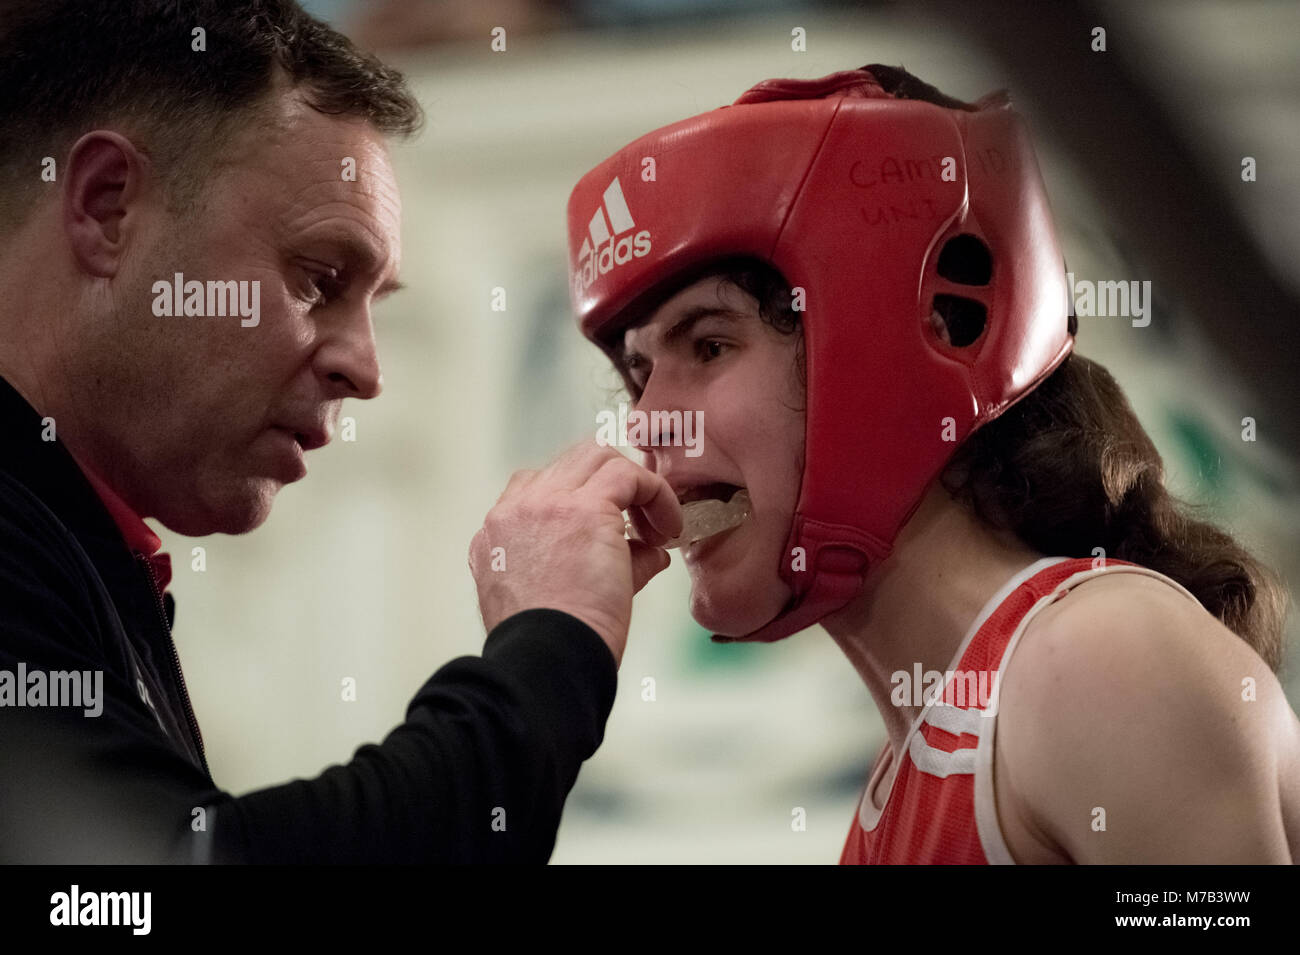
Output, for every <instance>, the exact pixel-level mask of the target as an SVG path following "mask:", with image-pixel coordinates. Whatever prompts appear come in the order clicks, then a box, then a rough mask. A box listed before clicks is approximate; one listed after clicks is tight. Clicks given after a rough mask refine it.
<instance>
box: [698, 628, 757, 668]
mask: <svg viewBox="0 0 1300 955" xmlns="http://www.w3.org/2000/svg"><path fill="white" fill-rule="evenodd" d="M681 646H682V649H683V650H684V656H683V662H684V663H685V667H686V669H687V670H689V671H691V672H694V673H706V672H716V671H717V670H720V669H726V668H728V667H729V668H731V669H733V670H744V669H752V668H753V667H755V666H756V665H758V663H759V661H760V660H761V659H762V657H761V656H760V654H759V652H758V651H759V650H761V649H762V645H761V644H757V643H714V642H713V634H712V633H710V632H709V631H708V630H705V629H704V628H703V627H701V626H700V625H699V624H697V623H695V622H693V621H692V622H691V623H689V624H687V625H686V627H685V628H684V629H683V631H682V640H681Z"/></svg>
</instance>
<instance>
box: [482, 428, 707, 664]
mask: <svg viewBox="0 0 1300 955" xmlns="http://www.w3.org/2000/svg"><path fill="white" fill-rule="evenodd" d="M629 508H630V509H632V510H633V513H634V514H636V516H637V529H638V531H642V532H643V536H644V537H646V539H647V542H642V541H629V540H627V539H626V538H625V537H624V536H623V534H624V521H623V511H624V509H629ZM681 529H682V510H681V505H680V504H679V503H678V502H677V496H676V495H675V494H673V492H672V489H671V488H669V486H668V483H667V482H666V481H665V480H664V479H663V478H662V477H660V476H659V475H657V474H654V473H652V472H650V471H647V470H646V469H645V468H643V467H640V466H639V465H637V464H634V463H633V462H632V461H630V460H628V459H627V458H625V457H624V456H623V455H621V454H619V453H618V452H617V451H615V450H613V449H612V448H605V447H600V446H599V445H597V444H596V443H595V442H594V441H593V442H585V443H583V444H579V445H576V446H574V447H573V448H570V449H569V450H568V451H567V452H565V453H564V455H562V456H561V457H560V458H559V459H558V460H557V461H555V463H553V464H551V465H550V466H549V467H547V468H545V469H543V470H541V471H519V472H516V473H515V475H514V476H513V477H512V478H511V479H510V483H509V484H507V485H506V489H505V492H504V493H503V494H502V495H501V497H500V499H499V500H498V501H497V503H496V505H495V506H494V507H493V508H492V510H491V511H489V512H488V515H487V517H486V519H485V520H484V522H483V527H482V528H481V529H480V530H479V532H478V533H477V534H476V535H474V540H473V541H472V542H471V543H470V548H469V567H470V571H471V572H472V573H473V574H474V580H475V582H476V583H477V585H478V602H479V609H480V611H482V614H483V623H484V625H485V626H486V627H487V629H488V630H489V631H491V630H492V628H493V627H495V626H496V625H497V624H498V623H500V622H501V621H502V620H505V619H506V618H507V617H510V616H513V615H514V614H516V613H519V612H520V611H523V610H529V609H533V608H539V607H549V608H551V609H554V610H562V611H564V612H565V613H568V614H572V615H573V616H574V617H577V618H578V619H579V620H581V621H582V622H583V623H585V624H587V625H588V626H590V627H591V628H592V629H593V630H595V631H596V633H598V634H600V637H601V639H603V640H604V641H605V643H606V644H607V645H608V646H609V649H610V652H611V653H613V654H614V662H615V663H616V664H618V663H621V662H622V660H623V649H624V647H626V645H627V629H628V625H629V623H630V622H631V618H632V595H633V594H634V593H636V592H637V591H638V590H640V589H641V588H642V587H644V586H645V584H646V582H647V581H649V580H650V578H651V577H653V576H654V575H655V574H657V573H659V572H660V571H661V570H663V569H664V568H665V567H667V566H668V561H669V558H668V552H667V551H665V550H663V549H662V548H660V547H656V546H653V544H652V543H651V542H654V541H657V542H658V543H663V542H664V541H667V540H669V539H670V538H672V537H674V536H676V535H677V534H679V533H681ZM646 532H648V533H646Z"/></svg>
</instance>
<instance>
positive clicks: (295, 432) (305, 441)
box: [276, 424, 330, 451]
mask: <svg viewBox="0 0 1300 955" xmlns="http://www.w3.org/2000/svg"><path fill="white" fill-rule="evenodd" d="M276 428H278V429H279V430H280V431H284V432H287V433H288V434H290V435H291V436H292V437H293V439H294V440H295V441H297V442H298V446H299V447H301V448H302V449H303V450H304V451H314V450H316V449H317V448H323V447H325V445H327V444H329V443H330V433H329V430H328V429H326V428H321V427H318V426H316V425H309V424H303V425H297V426H295V425H276Z"/></svg>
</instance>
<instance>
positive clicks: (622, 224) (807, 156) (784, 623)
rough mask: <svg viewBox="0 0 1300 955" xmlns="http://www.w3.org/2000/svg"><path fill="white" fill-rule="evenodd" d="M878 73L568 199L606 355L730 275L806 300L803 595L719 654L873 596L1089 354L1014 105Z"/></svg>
mask: <svg viewBox="0 0 1300 955" xmlns="http://www.w3.org/2000/svg"><path fill="white" fill-rule="evenodd" d="M868 69H869V68H865V67H864V68H863V69H861V70H852V71H847V72H843V73H835V74H832V75H830V76H827V77H824V78H822V79H819V80H768V81H766V82H764V83H760V84H759V85H758V86H756V87H754V88H753V89H751V90H750V91H749V92H748V93H746V94H745V95H744V96H742V97H741V98H740V99H738V100H737V101H736V103H735V104H734V105H732V106H724V107H721V108H719V109H715V110H713V111H711V112H708V113H704V114H703V115H701V116H696V117H694V118H692V119H687V120H683V121H682V122H679V123H674V124H672V125H671V126H666V127H664V128H663V129H659V130H656V131H655V132H652V133H649V134H648V135H645V136H642V137H641V138H640V139H638V140H636V141H635V142H633V143H631V144H630V145H628V146H626V147H625V148H623V149H621V150H619V152H617V153H615V154H614V155H613V156H611V157H610V158H609V159H607V160H605V161H604V162H603V163H601V164H600V165H599V166H597V167H596V168H595V169H593V170H592V171H591V172H589V173H588V174H587V175H586V176H584V177H583V178H582V180H581V181H580V182H579V183H578V185H577V187H576V188H575V189H574V190H573V194H572V196H570V198H569V214H568V219H569V269H570V280H571V292H572V295H573V303H574V309H575V311H576V313H577V318H578V322H579V324H580V326H581V328H582V331H583V334H585V335H586V336H587V337H588V338H590V339H592V340H593V341H595V342H597V343H598V344H600V345H602V347H605V348H608V347H609V343H610V341H611V340H612V337H613V336H614V335H617V334H621V331H622V328H621V326H620V324H619V319H620V314H621V313H623V312H624V310H625V309H626V308H627V307H628V306H629V305H631V304H632V303H633V302H635V301H636V300H637V299H638V298H640V297H641V296H643V295H645V294H647V293H648V292H651V291H652V290H654V289H656V288H657V287H660V288H662V287H663V285H664V284H665V283H666V282H669V281H671V280H672V279H673V278H674V276H680V275H681V274H683V273H688V272H694V273H695V274H700V269H701V268H702V267H705V266H707V264H708V263H710V262H713V261H717V260H722V259H732V258H736V257H749V258H754V259H759V260H761V261H764V262H767V263H769V264H770V265H771V266H773V267H774V268H775V269H777V270H778V271H779V272H780V273H781V274H782V276H784V278H785V279H786V281H787V282H788V283H789V285H790V286H791V287H792V288H795V289H803V291H804V306H805V307H804V311H803V313H802V315H801V319H802V325H803V335H804V347H805V354H806V360H807V383H808V392H807V401H806V405H805V407H806V421H805V429H806V444H805V450H804V468H803V481H802V484H801V487H800V494H799V502H798V506H797V508H796V511H795V515H794V520H793V523H792V525H791V528H790V538H789V541H788V544H787V550H786V552H785V554H784V556H783V560H782V562H781V570H780V572H781V577H782V579H783V580H785V581H786V582H787V583H788V584H789V585H790V587H791V588H792V590H793V592H794V596H793V598H792V599H791V601H790V603H789V604H788V605H787V606H786V607H785V609H784V610H783V611H782V612H781V613H780V614H778V615H777V616H776V618H775V619H773V620H772V621H770V622H769V623H768V624H767V625H765V626H764V627H762V628H761V629H759V630H758V631H756V632H755V633H751V634H748V635H747V636H744V637H739V638H724V637H715V639H718V640H723V639H739V640H764V641H770V640H779V639H781V638H782V637H786V636H789V635H790V634H791V633H794V632H795V631H797V630H801V629H803V628H804V627H807V626H810V625H812V624H814V623H816V622H817V621H818V620H820V619H821V618H822V617H824V616H826V615H827V614H828V613H831V612H832V611H835V610H838V609H839V608H841V607H843V606H844V605H845V604H846V603H848V602H849V601H850V600H851V599H853V597H855V596H856V595H857V594H858V593H859V592H860V590H861V588H862V583H863V580H864V579H865V577H866V575H867V573H868V572H869V571H870V570H871V569H872V568H873V567H874V566H876V565H878V564H879V563H880V562H881V561H882V560H884V558H885V557H887V556H888V555H889V552H890V549H891V547H892V546H893V542H894V540H895V538H896V537H897V535H898V532H899V530H900V528H902V526H903V525H904V524H905V523H906V522H907V520H908V518H910V517H911V515H912V513H913V512H914V511H915V510H916V508H917V506H918V505H919V504H920V502H921V499H922V497H923V496H924V493H925V490H926V488H927V486H928V485H929V484H930V483H931V482H932V481H933V480H934V479H935V478H936V477H937V476H938V475H939V473H940V472H941V471H942V469H943V467H944V466H945V465H946V464H947V463H948V461H949V460H950V459H951V458H952V456H953V453H954V452H955V451H956V449H957V446H958V444H959V443H960V442H962V441H964V440H965V439H966V438H967V437H968V436H969V435H970V434H971V433H972V432H973V431H974V430H975V429H976V428H978V427H980V426H981V425H983V424H985V423H986V422H988V421H990V420H992V419H993V418H996V417H997V416H998V415H999V414H1001V413H1002V412H1003V411H1005V410H1006V409H1007V408H1008V407H1009V406H1010V405H1011V404H1012V403H1014V402H1015V401H1017V400H1018V399H1019V398H1021V397H1023V396H1024V395H1025V394H1026V393H1028V392H1029V391H1030V390H1032V389H1033V388H1034V386H1035V385H1037V384H1038V383H1039V382H1040V381H1041V380H1042V379H1043V378H1045V377H1046V376H1047V375H1048V374H1049V373H1050V372H1051V371H1052V370H1053V369H1054V368H1056V367H1057V366H1058V365H1059V364H1060V363H1061V362H1062V361H1063V360H1064V359H1065V357H1066V355H1068V354H1069V352H1070V349H1071V347H1072V346H1073V343H1074V340H1073V337H1072V336H1071V335H1070V333H1069V330H1068V328H1067V315H1066V305H1067V302H1066V289H1065V272H1064V267H1063V263H1062V257H1061V251H1060V248H1059V246H1058V243H1057V239H1056V233H1055V229H1054V227H1053V225H1052V217H1051V213H1050V210H1049V207H1048V203H1047V196H1046V194H1045V193H1044V190H1043V183H1042V179H1041V177H1040V175H1039V172H1038V165H1037V162H1036V161H1035V159H1034V153H1033V148H1032V146H1031V144H1030V141H1029V137H1028V134H1027V133H1026V131H1025V129H1024V126H1023V124H1022V123H1021V121H1020V119H1019V117H1018V116H1017V115H1016V114H1015V113H1014V112H1013V111H1012V110H1011V108H1010V106H1009V105H1008V103H1007V102H1006V101H1005V99H1004V98H998V97H986V98H985V100H982V101H981V102H980V103H979V104H977V106H976V107H966V108H947V107H943V106H936V105H934V104H933V103H929V102H924V101H918V100H905V99H896V98H895V97H894V96H892V95H890V93H888V92H886V91H885V89H884V88H882V86H881V85H880V83H879V82H877V79H876V78H875V77H874V76H873V75H872V73H870V72H868ZM651 159H652V160H653V163H650V162H648V160H651ZM650 169H653V170H654V173H653V176H650V175H646V177H645V178H644V179H643V171H647V170H650ZM647 180H650V181H647ZM936 313H937V314H938V315H940V316H944V317H945V318H947V319H949V321H948V322H947V326H946V327H947V328H948V329H949V331H950V332H951V334H950V336H948V337H947V338H945V337H944V336H941V335H940V334H939V333H938V332H937V331H936V328H935V324H932V321H931V316H932V315H935V314H936ZM937 324H938V325H940V326H943V324H944V323H942V322H939V323H937ZM968 339H970V340H968ZM864 423H865V424H864ZM795 548H802V550H801V551H800V550H795ZM800 557H802V561H800V559H799V558H800ZM796 567H802V568H804V569H795V568H796Z"/></svg>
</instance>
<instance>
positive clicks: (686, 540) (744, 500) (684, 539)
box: [626, 488, 749, 550]
mask: <svg viewBox="0 0 1300 955" xmlns="http://www.w3.org/2000/svg"><path fill="white" fill-rule="evenodd" d="M748 516H749V492H748V491H746V490H745V489H744V488H741V489H740V490H738V491H737V492H736V493H735V494H733V495H731V500H730V501H719V500H717V499H714V498H711V499H708V500H704V501H691V502H690V503H689V504H683V505H682V532H681V533H680V534H679V535H677V536H676V537H674V538H673V539H672V540H670V541H668V542H667V543H666V544H664V545H663V547H664V549H665V550H673V549H674V548H678V547H685V546H686V545H687V544H693V543H695V542H696V541H698V540H704V538H706V537H712V536H713V535H714V534H721V533H722V532H723V531H726V530H730V529H731V528H733V527H735V526H736V525H737V524H739V523H740V522H741V521H743V520H744V519H745V518H746V517H748ZM626 526H627V536H628V538H629V539H631V540H641V535H640V534H638V533H637V532H636V528H634V527H633V526H632V522H631V521H628V522H627V525H626Z"/></svg>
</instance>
